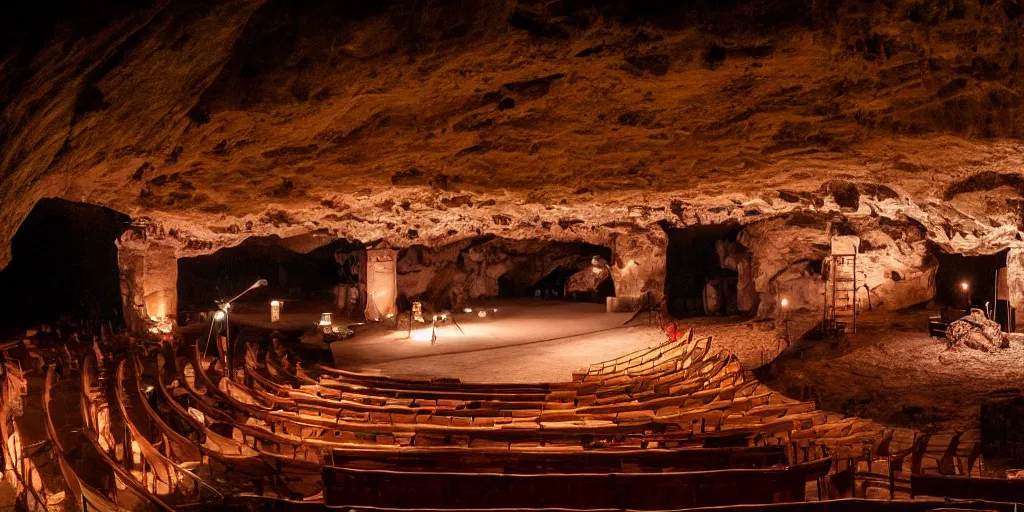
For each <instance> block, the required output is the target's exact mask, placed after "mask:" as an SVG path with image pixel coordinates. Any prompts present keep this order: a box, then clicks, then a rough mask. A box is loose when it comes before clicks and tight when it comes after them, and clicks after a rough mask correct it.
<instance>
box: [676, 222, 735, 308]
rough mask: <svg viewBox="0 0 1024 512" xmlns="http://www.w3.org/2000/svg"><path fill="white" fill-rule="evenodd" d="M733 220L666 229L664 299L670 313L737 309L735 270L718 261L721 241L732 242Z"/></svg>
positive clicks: (722, 252) (733, 240)
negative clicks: (731, 221)
mask: <svg viewBox="0 0 1024 512" xmlns="http://www.w3.org/2000/svg"><path fill="white" fill-rule="evenodd" d="M739 232H740V227H739V226H738V225H734V224H718V225H707V226H691V227H686V228H673V229H669V230H668V247H667V250H666V265H665V300H666V307H667V309H668V312H669V314H670V315H671V316H673V317H675V318H686V317H694V316H710V315H726V314H736V312H737V273H736V272H735V271H732V270H727V269H725V268H724V267H723V265H722V258H723V257H724V256H723V254H724V251H723V247H722V246H723V244H727V243H734V242H736V238H737V236H738V235H739Z"/></svg>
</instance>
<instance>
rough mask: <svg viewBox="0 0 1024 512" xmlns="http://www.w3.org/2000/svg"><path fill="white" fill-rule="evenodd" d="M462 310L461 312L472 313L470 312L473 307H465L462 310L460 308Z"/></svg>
mask: <svg viewBox="0 0 1024 512" xmlns="http://www.w3.org/2000/svg"><path fill="white" fill-rule="evenodd" d="M462 312H463V313H472V312H473V308H466V309H463V310H462Z"/></svg>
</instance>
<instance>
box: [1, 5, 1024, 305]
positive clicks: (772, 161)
mask: <svg viewBox="0 0 1024 512" xmlns="http://www.w3.org/2000/svg"><path fill="white" fill-rule="evenodd" d="M94 3H97V4H98V6H97V7H96V8H93V9H83V10H84V11H88V14H89V15H88V16H79V13H78V11H62V10H60V9H55V10H53V15H54V16H56V17H58V18H60V17H62V16H64V14H65V13H68V12H70V14H68V15H67V18H66V19H63V20H61V19H54V20H52V21H53V23H51V24H50V25H48V26H49V27H50V28H51V29H52V30H50V32H49V33H48V36H47V37H45V38H40V39H39V40H38V41H34V42H32V44H29V42H26V41H22V40H19V39H16V38H15V39H14V40H12V41H7V40H6V39H5V42H4V45H3V46H0V178H2V179H0V264H6V261H7V259H8V258H9V250H8V243H7V242H8V241H9V240H10V238H11V236H12V234H13V233H14V231H15V230H16V229H17V227H18V226H19V225H20V223H21V221H22V220H23V219H24V217H25V215H26V214H27V213H28V211H29V209H30V208H31V205H32V204H34V203H35V201H37V200H38V199H39V198H41V197H63V198H67V199H73V200H79V201H85V202H90V203H95V204H100V205H104V206H108V207H111V208H114V209H116V210H118V211H121V212H124V213H128V214H130V215H132V216H133V217H134V218H137V219H146V220H147V221H148V222H150V224H152V225H155V226H159V229H161V230H163V231H164V232H165V233H166V236H167V239H166V242H167V244H170V245H173V247H174V251H175V254H176V255H177V256H179V257H181V256H194V255H199V254H207V253H210V252H213V251H215V250H217V249H219V248H222V247H226V246H231V245H236V244H238V243H240V242H241V240H243V239H244V238H246V237H248V236H251V235H266V234H278V235H281V236H285V237H287V236H291V235H298V234H305V233H310V232H318V233H322V234H329V235H334V236H341V237H348V238H351V239H358V240H363V241H375V240H385V241H387V242H389V243H390V244H391V245H392V246H393V247H409V246H411V245H416V244H422V245H429V246H433V247H439V246H443V245H445V244H449V243H452V242H456V241H458V240H461V239H464V238H466V237H473V236H479V235H484V234H495V235H498V236H502V237H507V238H515V239H521V240H525V239H540V240H550V241H566V242H579V241H588V242H591V243H597V244H604V243H609V241H611V240H614V239H616V237H620V236H629V235H632V234H635V233H638V232H645V231H646V232H651V233H654V232H657V230H658V229H659V228H660V227H661V226H662V225H668V226H675V227H684V226H688V225H694V224H699V223H717V222H725V221H730V220H731V221H736V222H738V223H740V224H742V225H754V224H757V223H760V222H773V220H772V219H775V218H777V217H779V216H785V215H790V214H793V213H794V212H805V213H808V214H809V215H813V216H820V217H823V218H827V217H830V216H831V215H832V214H833V213H835V212H837V211H839V212H856V213H858V214H861V213H864V214H876V215H879V216H881V217H883V218H895V219H901V218H909V219H912V222H915V223H919V224H920V225H921V226H922V227H923V229H924V230H925V231H926V234H925V237H926V239H927V240H929V241H930V242H932V243H934V244H936V246H938V247H941V248H943V249H944V250H949V251H952V252H963V253H967V254H972V253H973V254H990V253H994V252H997V251H999V250H1002V249H1005V248H1020V247H1022V242H1021V234H1020V226H1021V225H1022V219H1021V204H1024V179H1022V178H1021V174H1020V173H1021V169H1022V168H1024V150H1022V144H1021V137H1022V133H1024V132H1022V128H1024V120H1022V110H1021V101H1020V97H1021V93H1022V92H1024V91H1022V86H1021V84H1022V83H1024V81H1022V80H1021V78H1022V77H1021V73H1022V72H1024V71H1022V69H1021V66H1020V65H1019V58H1020V57H1019V56H1020V51H1021V48H1022V47H1024V44H1022V43H1024V41H1022V34H1024V29H1022V24H1024V14H1022V12H1024V9H1021V7H1020V2H1019V0H1006V1H996V2H989V1H973V0H963V1H956V2H940V3H935V2H921V1H918V0H894V1H891V2H883V3H878V2H870V1H866V0H854V1H849V2H818V1H815V2H794V1H789V0H760V1H756V2H742V3H740V2H718V1H711V0H701V1H696V2H677V1H669V0H664V1H659V0H655V1H650V2H619V1H610V0H609V1H605V0H572V1H565V2H551V1H547V0H470V1H464V2H450V1H447V0H416V1H414V0H389V1H382V2H374V3H361V2H340V3H339V2H331V1H326V0H310V1H307V2H291V1H286V0H266V1H261V0H250V1H242V0H238V1H227V0H219V1H213V2H167V1H157V2H152V3H146V4H132V5H126V4H123V3H116V2H115V3H114V4H116V7H117V8H116V9H115V8H107V7H109V6H107V5H106V4H105V3H104V2H101V1H98V0H96V1H95V2H94ZM5 22H6V23H11V24H17V23H18V21H17V20H15V21H7V20H5ZM881 183H884V184H885V185H880V184H881ZM872 212H873V213H872ZM758 229H760V228H758ZM763 231H764V233H765V234H768V233H770V232H773V231H771V230H769V229H763ZM805 235H806V240H805V241H806V242H808V243H817V242H814V241H813V240H816V239H817V236H811V234H810V233H805ZM751 243H752V244H754V247H752V249H753V250H755V251H756V250H760V251H762V253H763V254H764V255H765V256H766V257H767V259H766V260H765V261H764V262H762V263H760V264H759V265H760V267H759V269H755V271H754V274H755V276H757V277H756V279H755V282H756V283H757V284H756V287H757V291H758V293H759V294H762V295H764V294H769V295H770V294H773V293H775V291H774V290H772V286H773V284H772V280H773V279H775V281H778V279H777V278H773V277H771V276H775V275H780V274H778V272H780V271H788V272H789V274H787V275H786V276H785V279H783V280H782V281H778V282H785V283H789V285H787V286H790V285H791V286H792V287H793V288H794V289H796V288H799V287H800V286H802V285H801V284H800V283H804V282H806V281H807V279H809V278H810V277H811V276H810V275H809V274H808V273H811V274H813V272H814V270H815V269H813V268H805V269H800V268H794V265H796V266H797V267H799V265H803V263H800V261H801V259H802V256H801V255H800V254H799V253H801V252H802V253H806V254H804V256H810V255H812V254H811V253H814V250H813V249H806V248H805V249H797V253H796V254H792V255H789V256H786V258H788V259H786V260H785V264H783V262H782V261H781V260H780V261H777V262H775V263H773V262H772V258H775V259H776V260H778V259H779V258H780V256H775V255H774V253H775V249H772V248H771V247H769V246H763V247H762V248H761V249H757V247H756V245H757V244H756V243H754V242H751ZM764 243H766V244H770V243H773V242H764ZM911 245H912V244H911ZM655 247H656V245H655ZM892 247H896V248H895V249H893V250H894V251H895V252H892V253H891V254H889V255H888V256H880V257H881V258H883V259H891V260H893V262H891V263H886V264H883V265H881V266H880V268H883V269H884V268H888V267H886V265H891V266H893V268H896V269H897V272H898V267H899V265H902V264H903V263H899V265H898V264H897V263H896V262H897V261H900V262H903V261H905V260H907V258H912V256H911V255H908V254H907V253H905V252H902V251H905V250H906V249H907V248H906V247H904V248H903V249H899V248H898V247H897V246H892ZM777 249H778V250H779V251H784V250H785V248H777ZM917 251H918V249H916V248H913V247H912V248H911V252H912V253H913V254H917ZM626 252H628V251H626ZM913 257H916V256H913ZM656 259H657V258H654V257H651V260H652V261H654V260H656ZM907 261H909V260H907ZM627 262H628V260H623V262H622V265H620V266H619V268H618V270H616V271H617V272H619V273H620V277H628V276H625V275H624V273H625V272H626V269H625V264H626V263H627ZM907 264H908V265H910V264H911V263H907ZM655 265H656V264H655ZM641 268H642V269H643V270H642V272H643V273H644V274H645V275H643V276H640V277H639V281H638V283H639V284H637V285H633V284H630V285H629V286H630V287H631V288H630V290H633V289H639V290H644V289H645V288H646V289H652V291H653V290H654V289H657V286H656V285H655V286H649V285H651V284H655V283H652V282H650V278H651V277H652V276H655V275H657V269H656V268H655V269H653V270H648V269H647V268H646V267H641ZM788 269H792V270H788ZM901 276H902V274H901ZM870 279H873V283H874V284H875V285H877V286H876V288H879V289H880V290H883V291H884V290H885V289H886V287H895V288H894V290H896V289H902V288H903V287H905V286H907V285H906V284H889V283H888V282H887V281H886V280H885V279H884V272H883V273H882V274H878V275H875V276H874V277H871V278H870ZM919 279H921V280H923V279H925V278H924V277H921V278H919ZM623 281H624V282H627V281H629V282H632V280H631V279H625V280H623ZM905 281H906V280H904V281H899V282H900V283H903V282H905ZM915 282H918V281H915ZM921 282H923V281H920V282H918V284H920V283H921ZM918 287H919V288H920V286H918ZM809 293H810V290H809V289H808V290H807V294H809ZM878 293H883V292H878ZM901 293H904V292H902V291H893V292H892V293H889V292H884V295H888V296H892V295H893V294H896V295H899V294H901ZM914 293H915V294H916V293H918V292H914ZM801 294H803V292H801ZM911 295H914V294H911ZM881 298H882V297H879V299H881ZM806 300H808V301H810V297H809V296H808V298H807V299H806ZM908 300H909V299H908ZM758 307H759V309H760V310H762V313H766V312H767V309H765V308H769V309H770V306H769V305H767V303H765V302H764V301H762V302H761V304H760V305H759V306H758Z"/></svg>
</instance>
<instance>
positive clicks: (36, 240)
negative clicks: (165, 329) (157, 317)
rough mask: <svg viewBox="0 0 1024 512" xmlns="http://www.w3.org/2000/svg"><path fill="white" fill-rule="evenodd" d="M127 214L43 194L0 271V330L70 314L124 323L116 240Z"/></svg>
mask: <svg viewBox="0 0 1024 512" xmlns="http://www.w3.org/2000/svg"><path fill="white" fill-rule="evenodd" d="M130 224H131V218H130V217H128V216H127V215H124V214H122V213H118V212H116V211H114V210H111V209H109V208H104V207H102V206H96V205H91V204H87V203H77V202H73V201H65V200H63V199H42V200H40V201H39V202H38V203H36V205H35V207H33V208H32V211H31V212H29V214H28V217H27V218H26V219H25V222H24V223H22V225H21V227H19V228H18V231H17V232H16V233H15V234H14V238H13V239H12V241H11V254H12V259H11V262H10V263H9V264H8V265H7V267H6V268H4V269H3V270H2V271H0V330H9V329H18V328H24V327H29V326H34V325H37V324H39V323H44V322H52V321H54V320H57V319H58V318H59V317H61V316H70V317H72V318H73V319H75V320H91V321H104V322H106V321H109V322H113V323H114V324H115V325H118V326H120V325H123V323H124V317H123V312H122V309H121V287H120V286H121V285H120V273H119V271H118V267H117V245H116V244H115V242H116V241H117V238H118V237H119V236H121V233H123V232H124V231H125V230H126V229H128V227H129V226H130Z"/></svg>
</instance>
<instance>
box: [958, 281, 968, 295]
mask: <svg viewBox="0 0 1024 512" xmlns="http://www.w3.org/2000/svg"><path fill="white" fill-rule="evenodd" d="M960 288H963V289H964V291H965V292H966V291H967V289H968V288H970V286H969V285H968V284H967V281H964V282H962V283H960Z"/></svg>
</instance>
